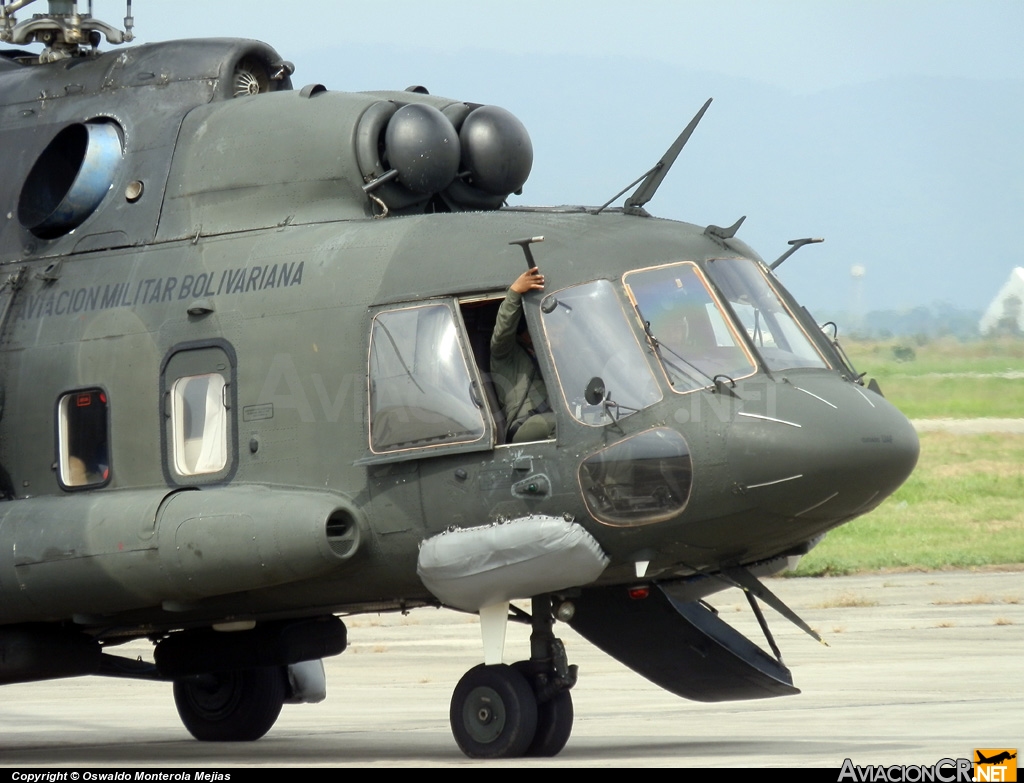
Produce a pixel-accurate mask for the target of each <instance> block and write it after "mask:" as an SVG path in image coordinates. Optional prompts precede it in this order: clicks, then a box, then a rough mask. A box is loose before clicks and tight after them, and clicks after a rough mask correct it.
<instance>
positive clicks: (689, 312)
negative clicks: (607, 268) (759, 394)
mask: <svg viewBox="0 0 1024 783" xmlns="http://www.w3.org/2000/svg"><path fill="white" fill-rule="evenodd" d="M623 280H624V282H625V284H626V287H627V288H628V290H629V292H630V294H631V295H632V297H633V300H634V302H636V309H637V314H638V315H639V316H640V319H641V320H642V321H643V322H644V328H645V329H646V330H647V334H648V337H649V338H650V340H651V343H652V345H654V347H655V351H656V352H657V354H658V358H659V359H660V360H661V364H662V367H664V369H665V373H666V375H667V376H668V380H669V383H671V384H672V388H673V389H674V390H675V391H677V392H687V391H693V390H694V389H702V388H705V387H707V386H710V385H711V384H712V383H713V382H714V379H715V378H716V377H717V376H720V375H725V376H728V377H729V378H730V379H732V380H736V379H737V378H742V377H744V376H747V375H751V374H753V373H754V371H755V369H756V368H755V366H754V363H753V361H751V358H750V356H749V355H748V354H747V352H746V351H745V350H744V349H743V347H742V345H741V343H740V338H739V336H738V335H737V334H736V333H735V331H734V330H733V329H732V328H730V326H729V323H728V321H727V319H726V317H725V315H724V314H723V312H722V310H721V308H720V307H719V305H718V304H717V303H716V301H715V298H714V297H713V296H712V294H711V290H710V288H709V286H708V285H707V283H706V282H705V281H704V279H703V276H702V275H701V273H700V270H699V269H698V268H697V265H696V264H693V263H690V262H684V263H680V264H671V265H669V266H662V267H656V268H653V269H641V270H638V271H636V272H629V273H627V274H626V275H625V277H624V278H623Z"/></svg>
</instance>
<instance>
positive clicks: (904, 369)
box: [843, 338, 1024, 419]
mask: <svg viewBox="0 0 1024 783" xmlns="http://www.w3.org/2000/svg"><path fill="white" fill-rule="evenodd" d="M843 347H844V349H845V350H846V352H847V354H848V355H849V357H850V360H851V361H852V362H853V366H854V367H856V368H857V371H858V372H866V373H867V376H866V377H867V378H875V379H877V381H878V384H879V386H880V387H881V389H882V393H883V394H885V396H886V398H887V399H889V400H890V401H891V402H893V403H894V404H895V405H896V406H897V407H898V408H899V409H900V410H902V411H903V412H904V413H905V414H906V415H907V416H909V417H910V418H911V419H930V418H956V419H972V418H979V417H994V418H1022V417H1024V339H1009V338H1002V339H999V340H988V341H979V342H970V343H961V342H959V341H957V340H952V339H942V340H935V341H933V342H929V343H927V344H925V345H916V344H914V342H913V341H909V342H902V343H900V342H886V343H879V342H867V343H859V342H849V343H844V344H843ZM911 357H912V358H911Z"/></svg>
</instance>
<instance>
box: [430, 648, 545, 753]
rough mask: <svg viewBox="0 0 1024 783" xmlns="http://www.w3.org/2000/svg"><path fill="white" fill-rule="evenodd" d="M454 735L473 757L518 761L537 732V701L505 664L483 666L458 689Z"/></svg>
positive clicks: (453, 713) (471, 672)
mask: <svg viewBox="0 0 1024 783" xmlns="http://www.w3.org/2000/svg"><path fill="white" fill-rule="evenodd" d="M449 717H450V719H451V724H452V734H453V735H454V736H455V741H456V742H457V743H458V745H459V747H460V748H461V749H462V752H463V753H465V754H466V755H467V756H469V757H470V758H476V759H500V758H516V757H519V756H522V755H524V754H525V753H526V750H527V748H529V747H530V743H531V742H533V739H534V737H535V736H536V733H537V698H536V697H535V696H534V695H533V689H532V688H531V687H530V685H529V683H527V681H526V680H525V679H524V678H523V676H522V675H521V674H520V673H519V672H517V671H515V670H514V669H513V668H512V667H510V666H506V665H504V664H498V665H495V666H486V665H484V664H481V665H480V666H476V667H474V668H472V669H470V670H469V671H468V672H466V674H465V676H463V678H462V679H461V680H459V684H458V685H456V686H455V693H453V694H452V706H451V710H450V712H449Z"/></svg>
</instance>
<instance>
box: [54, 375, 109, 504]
mask: <svg viewBox="0 0 1024 783" xmlns="http://www.w3.org/2000/svg"><path fill="white" fill-rule="evenodd" d="M108 421H109V409H108V404H107V394H106V392H105V391H103V390H102V389H84V390H81V391H75V392H71V393H69V394H65V395H63V396H62V397H61V398H60V400H59V401H58V403H57V451H58V460H57V462H58V468H59V472H58V478H59V479H60V483H61V485H62V486H63V487H64V488H66V489H71V488H80V487H98V486H102V485H104V484H106V483H107V482H108V481H110V447H109V442H108V433H109V430H108Z"/></svg>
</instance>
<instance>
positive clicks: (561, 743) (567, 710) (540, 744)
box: [526, 691, 573, 758]
mask: <svg viewBox="0 0 1024 783" xmlns="http://www.w3.org/2000/svg"><path fill="white" fill-rule="evenodd" d="M572 721H573V710H572V694H570V693H569V691H559V692H558V693H557V694H556V695H555V696H553V697H552V698H550V699H548V700H547V701H546V702H544V703H543V704H538V705H537V733H536V734H534V735H533V742H531V743H530V747H529V748H527V749H526V755H527V756H539V757H546V758H550V757H551V756H557V755H558V754H559V753H561V752H562V748H564V747H565V743H567V742H568V741H569V735H570V734H572Z"/></svg>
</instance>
